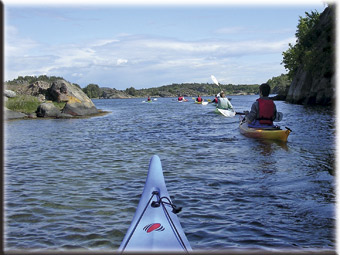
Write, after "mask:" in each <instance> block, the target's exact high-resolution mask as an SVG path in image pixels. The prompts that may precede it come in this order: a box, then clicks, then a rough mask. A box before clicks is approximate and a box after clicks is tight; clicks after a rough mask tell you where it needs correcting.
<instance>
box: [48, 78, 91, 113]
mask: <svg viewBox="0 0 340 255" xmlns="http://www.w3.org/2000/svg"><path fill="white" fill-rule="evenodd" d="M50 95H53V96H54V99H55V101H57V102H66V105H65V107H64V109H63V110H62V113H65V114H70V115H72V116H87V115H93V114H97V113H98V109H97V108H96V106H95V105H94V103H93V102H92V100H91V99H90V98H89V97H88V96H87V95H86V94H85V93H84V92H83V91H82V89H81V88H79V87H77V86H75V85H72V84H70V83H68V82H66V81H64V80H59V81H57V82H56V83H53V84H52V86H51V88H50Z"/></svg>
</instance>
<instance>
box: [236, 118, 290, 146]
mask: <svg viewBox="0 0 340 255" xmlns="http://www.w3.org/2000/svg"><path fill="white" fill-rule="evenodd" d="M239 128H240V133H241V134H243V135H245V136H247V137H251V138H258V139H269V140H278V141H283V142H286V141H287V139H288V136H289V134H290V132H291V130H290V129H289V128H287V127H286V129H285V130H283V129H281V128H276V129H258V128H250V127H248V123H247V122H243V121H241V122H240V126H239Z"/></svg>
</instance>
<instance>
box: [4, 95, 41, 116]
mask: <svg viewBox="0 0 340 255" xmlns="http://www.w3.org/2000/svg"><path fill="white" fill-rule="evenodd" d="M40 104H41V102H40V101H39V100H38V98H36V97H33V96H28V95H20V96H17V97H13V98H9V99H8V101H7V102H6V107H7V108H8V109H10V110H12V111H16V112H23V113H26V114H30V113H34V112H35V111H36V110H37V108H38V106H39V105H40Z"/></svg>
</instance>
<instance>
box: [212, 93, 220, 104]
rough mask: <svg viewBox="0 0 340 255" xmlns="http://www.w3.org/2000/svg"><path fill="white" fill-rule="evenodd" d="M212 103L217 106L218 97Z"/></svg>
mask: <svg viewBox="0 0 340 255" xmlns="http://www.w3.org/2000/svg"><path fill="white" fill-rule="evenodd" d="M211 103H215V104H217V103H218V97H217V95H216V96H215V98H214V100H212V101H211Z"/></svg>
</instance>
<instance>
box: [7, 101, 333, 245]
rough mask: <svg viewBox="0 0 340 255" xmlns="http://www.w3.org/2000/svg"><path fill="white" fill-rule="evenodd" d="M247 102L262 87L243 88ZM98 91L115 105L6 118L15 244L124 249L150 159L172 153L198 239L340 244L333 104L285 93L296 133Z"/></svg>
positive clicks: (171, 170) (185, 218)
mask: <svg viewBox="0 0 340 255" xmlns="http://www.w3.org/2000/svg"><path fill="white" fill-rule="evenodd" d="M231 98H232V101H231V102H232V103H233V105H234V107H235V108H236V110H237V111H244V110H250V106H251V104H252V102H253V101H254V100H255V99H256V98H257V96H232V97H231ZM142 101H143V99H115V100H94V103H95V104H96V106H97V108H99V109H103V110H108V111H111V113H110V114H108V115H105V116H101V117H94V118H88V119H73V120H61V119H59V120H58V119H56V120H54V119H44V120H41V119H37V120H18V121H10V122H6V124H5V248H6V249H7V250H21V249H38V250H44V249H49V250H50V249H52V250H53V249H56V250H64V249H85V250H102V251H112V250H113V251H114V250H116V249H117V248H118V247H119V245H120V242H121V241H122V239H123V237H124V235H125V232H126V230H127V228H128V226H129V224H130V222H131V220H132V217H133V215H134V212H135V208H136V206H137V203H138V201H139V197H140V195H141V192H142V190H143V186H144V182H145V179H146V174H147V170H148V164H149V160H150V158H151V156H152V155H154V154H157V155H159V157H160V158H161V161H162V165H163V171H164V176H165V182H166V184H167V188H168V191H169V193H170V196H171V198H172V200H173V202H174V203H175V204H176V205H178V206H182V207H183V210H182V212H181V213H180V214H178V217H179V219H180V221H181V224H182V227H183V229H184V231H185V233H186V234H187V237H188V240H189V241H190V243H191V246H192V248H193V249H194V250H202V249H209V250H224V249H244V248H246V249H247V248H250V249H255V248H256V249H257V248H258V249H266V250H268V249H269V250H270V249H326V250H334V249H335V237H334V229H335V191H334V190H335V188H334V176H333V175H332V173H333V172H334V161H335V160H334V157H335V155H334V153H335V126H334V117H333V114H332V111H331V109H328V108H319V107H304V106H300V105H292V104H287V103H285V102H276V105H277V108H278V110H279V111H281V112H283V113H284V119H283V121H282V122H281V123H280V125H281V126H288V127H290V128H291V129H292V130H293V132H292V133H291V134H290V136H289V138H288V142H287V143H286V144H281V143H276V142H261V141H258V140H254V139H251V138H247V137H244V136H242V135H241V134H240V133H239V130H238V122H239V119H238V116H236V117H234V118H225V117H223V116H222V115H217V114H215V113H214V112H213V110H214V108H213V106H212V105H208V106H202V105H197V104H194V103H193V101H192V100H191V102H186V103H178V102H176V101H174V99H172V98H160V99H158V100H157V101H154V102H153V103H142Z"/></svg>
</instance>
